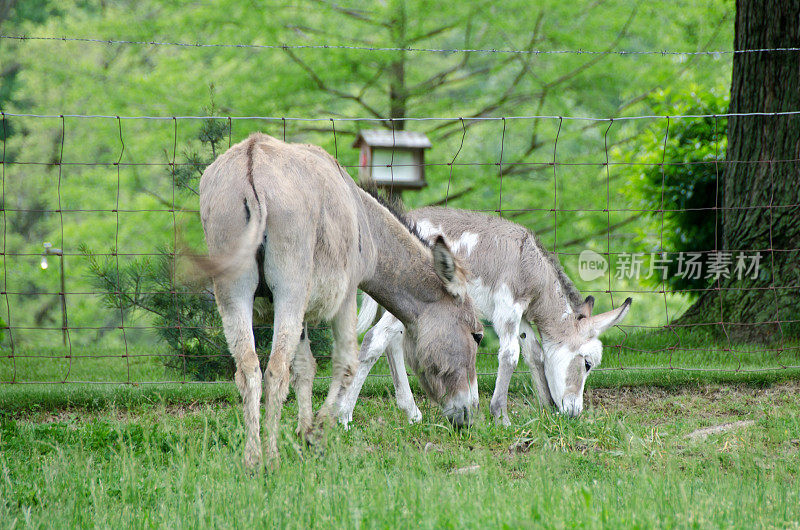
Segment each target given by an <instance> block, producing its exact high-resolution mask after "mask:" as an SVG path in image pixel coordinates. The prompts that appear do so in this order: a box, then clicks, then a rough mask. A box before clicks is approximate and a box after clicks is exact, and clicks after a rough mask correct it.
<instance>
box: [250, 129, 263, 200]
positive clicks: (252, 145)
mask: <svg viewBox="0 0 800 530" xmlns="http://www.w3.org/2000/svg"><path fill="white" fill-rule="evenodd" d="M255 146H256V136H251V137H250V138H249V139H248V141H247V182H249V183H250V188H251V189H252V190H253V195H254V196H255V198H256V202H257V203H258V204H261V200H260V199H259V198H258V193H256V185H255V183H254V182H253V149H255Z"/></svg>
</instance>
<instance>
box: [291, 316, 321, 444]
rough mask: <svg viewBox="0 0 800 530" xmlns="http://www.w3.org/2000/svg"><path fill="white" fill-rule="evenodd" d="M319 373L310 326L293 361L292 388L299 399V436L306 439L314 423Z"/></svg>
mask: <svg viewBox="0 0 800 530" xmlns="http://www.w3.org/2000/svg"><path fill="white" fill-rule="evenodd" d="M316 372H317V361H316V360H314V356H313V355H312V353H311V344H310V340H309V337H308V326H305V327H304V328H303V333H302V335H301V337H300V345H299V346H298V347H297V352H295V355H294V360H293V361H292V387H294V394H295V397H296V398H297V431H296V432H297V435H298V436H300V437H302V438H304V439H305V438H306V437H307V436H308V433H309V431H310V430H311V424H312V422H313V421H314V412H313V409H312V406H311V397H312V391H313V387H314V375H315V374H316Z"/></svg>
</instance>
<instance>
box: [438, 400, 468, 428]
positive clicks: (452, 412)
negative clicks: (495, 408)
mask: <svg viewBox="0 0 800 530" xmlns="http://www.w3.org/2000/svg"><path fill="white" fill-rule="evenodd" d="M444 415H445V417H446V418H447V420H448V421H449V422H450V424H451V425H452V426H453V427H456V428H461V427H469V426H470V425H472V421H473V414H472V410H471V408H470V407H469V406H467V405H462V406H459V407H451V408H448V409H446V410H445V411H444Z"/></svg>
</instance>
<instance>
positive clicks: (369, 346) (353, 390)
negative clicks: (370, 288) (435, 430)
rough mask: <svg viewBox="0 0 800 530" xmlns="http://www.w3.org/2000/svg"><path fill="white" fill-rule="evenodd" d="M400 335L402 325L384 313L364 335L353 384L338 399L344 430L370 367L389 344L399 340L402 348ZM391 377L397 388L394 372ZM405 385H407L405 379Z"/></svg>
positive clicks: (339, 413)
mask: <svg viewBox="0 0 800 530" xmlns="http://www.w3.org/2000/svg"><path fill="white" fill-rule="evenodd" d="M402 333H403V324H402V323H401V322H400V321H399V320H397V319H396V318H395V317H394V316H392V314H391V313H389V312H386V313H384V314H383V316H382V317H381V319H380V320H379V321H378V323H377V324H375V326H373V327H372V328H371V329H370V330H369V331H367V334H366V335H364V340H363V341H361V349H360V350H359V352H358V370H356V375H355V377H354V378H353V382H352V383H350V386H349V388H347V389H346V391H345V392H343V393H342V396H341V398H340V399H339V412H338V415H339V423H341V424H342V425H344V427H345V428H347V427H348V425H349V423H350V422H351V421H353V409H354V408H355V406H356V401H357V400H358V395H359V394H360V393H361V388H362V387H363V386H364V381H366V379H367V376H368V375H369V372H370V371H371V370H372V367H373V366H375V363H376V362H378V359H380V358H381V355H383V352H385V351H386V349H387V348H388V347H389V344H390V343H391V342H393V341H396V340H399V341H400V343H401V347H402V340H403V335H402ZM401 355H402V352H401ZM401 362H402V359H401ZM390 366H391V363H390ZM392 376H393V379H394V383H395V388H398V386H397V385H398V381H397V379H396V378H394V372H392ZM406 385H408V379H407V378H406ZM409 392H410V390H409ZM412 401H413V398H412ZM418 412H419V411H418Z"/></svg>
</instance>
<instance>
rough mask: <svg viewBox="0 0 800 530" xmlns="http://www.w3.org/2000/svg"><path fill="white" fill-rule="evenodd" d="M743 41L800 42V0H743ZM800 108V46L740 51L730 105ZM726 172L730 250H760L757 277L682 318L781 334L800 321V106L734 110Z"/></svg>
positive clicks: (727, 287) (753, 336)
mask: <svg viewBox="0 0 800 530" xmlns="http://www.w3.org/2000/svg"><path fill="white" fill-rule="evenodd" d="M734 38H735V44H734V49H735V50H753V49H766V48H798V47H800V0H768V1H756V0H737V2H736V27H735V37H734ZM787 111H800V52H798V51H781V52H754V53H737V54H735V56H734V59H733V79H732V83H731V102H730V113H732V114H736V113H753V112H763V113H772V112H787ZM726 159H727V163H726V165H725V170H724V173H723V176H722V178H723V179H724V180H723V183H722V184H723V190H724V191H723V194H722V205H723V210H722V212H721V213H722V217H721V221H722V223H721V227H722V236H723V237H722V241H723V249H722V251H723V252H729V253H730V254H731V256H732V257H733V261H734V263H735V261H736V259H735V258H736V255H737V254H738V253H739V252H740V251H741V252H743V253H745V254H747V255H749V256H752V255H755V254H756V253H760V258H761V259H760V263H759V272H758V275H757V277H756V278H754V279H753V278H750V277H746V278H742V279H739V278H737V277H736V276H735V275H732V276H731V278H729V279H722V280H721V281H720V282H719V283H715V284H714V285H712V287H713V288H714V290H712V291H708V292H706V293H704V294H703V295H702V296H701V297H700V299H699V300H698V301H697V302H696V303H695V304H694V305H693V306H692V307H691V308H689V310H687V311H686V313H685V314H684V315H683V316H682V317H681V318H680V319H679V320H678V321H677V322H676V323H678V324H694V323H713V322H724V323H725V324H718V325H716V326H715V328H716V329H717V331H719V332H721V333H723V334H724V335H726V336H728V337H730V338H731V339H734V340H745V341H781V340H783V339H785V338H789V337H797V336H798V335H799V333H798V331H800V326H798V325H797V323H794V322H790V321H792V320H797V319H798V318H800V316H798V314H799V313H800V206H798V205H799V204H800V163H799V162H798V159H800V115H783V116H774V115H768V116H731V117H730V119H729V121H728V151H727V155H726Z"/></svg>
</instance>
